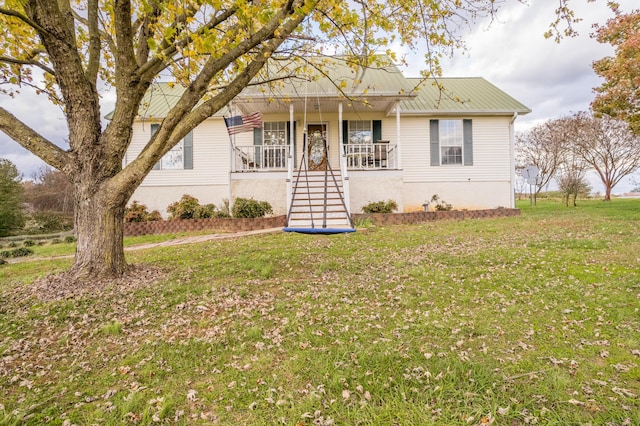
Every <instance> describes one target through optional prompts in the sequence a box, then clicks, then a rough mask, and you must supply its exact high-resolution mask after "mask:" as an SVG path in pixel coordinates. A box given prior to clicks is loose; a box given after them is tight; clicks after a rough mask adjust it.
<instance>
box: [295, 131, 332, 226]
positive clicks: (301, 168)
mask: <svg viewBox="0 0 640 426" xmlns="http://www.w3.org/2000/svg"><path fill="white" fill-rule="evenodd" d="M306 154H307V132H306V130H305V131H304V133H303V134H302V156H301V158H300V166H299V167H298V173H297V174H296V180H295V183H294V185H293V192H292V194H291V205H290V206H289V211H288V212H287V225H288V224H289V220H290V219H291V210H293V201H294V200H295V199H296V194H297V192H298V183H299V182H300V175H301V174H302V171H304V177H305V180H306V182H309V171H308V167H304V165H305V159H306ZM325 191H326V188H325ZM307 200H308V201H309V213H310V214H311V227H312V228H315V227H316V226H315V222H314V220H313V206H312V205H311V191H310V189H309V185H308V184H307Z"/></svg>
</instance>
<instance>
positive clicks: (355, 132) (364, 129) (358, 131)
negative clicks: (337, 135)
mask: <svg viewBox="0 0 640 426" xmlns="http://www.w3.org/2000/svg"><path fill="white" fill-rule="evenodd" d="M372 140H373V132H372V131H371V121H364V120H358V121H349V137H348V138H347V141H348V143H371V141H372Z"/></svg>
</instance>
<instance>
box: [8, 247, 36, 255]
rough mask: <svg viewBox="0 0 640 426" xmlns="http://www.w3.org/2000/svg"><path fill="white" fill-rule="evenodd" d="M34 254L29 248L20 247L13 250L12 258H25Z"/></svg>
mask: <svg viewBox="0 0 640 426" xmlns="http://www.w3.org/2000/svg"><path fill="white" fill-rule="evenodd" d="M31 254H33V250H31V249H30V248H27V247H18V248H16V249H13V250H11V257H23V256H29V255H31Z"/></svg>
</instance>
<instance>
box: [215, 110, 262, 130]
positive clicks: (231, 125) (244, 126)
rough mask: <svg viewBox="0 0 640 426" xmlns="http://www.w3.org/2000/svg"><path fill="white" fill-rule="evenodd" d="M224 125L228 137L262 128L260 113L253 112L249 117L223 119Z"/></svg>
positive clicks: (239, 116)
mask: <svg viewBox="0 0 640 426" xmlns="http://www.w3.org/2000/svg"><path fill="white" fill-rule="evenodd" d="M224 124H226V125H227V132H229V135H235V134H236V133H242V132H248V131H250V130H252V129H259V128H260V127H262V113H261V112H254V113H253V114H249V115H236V116H235V117H229V118H225V119H224Z"/></svg>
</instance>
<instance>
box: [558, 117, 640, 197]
mask: <svg viewBox="0 0 640 426" xmlns="http://www.w3.org/2000/svg"><path fill="white" fill-rule="evenodd" d="M571 121H572V123H571V126H570V129H571V132H572V133H574V134H575V137H574V138H573V140H572V149H573V150H574V152H575V155H576V156H579V157H580V158H581V159H582V160H583V161H584V162H585V163H586V164H587V165H588V166H589V167H590V168H592V169H594V170H595V171H596V172H597V173H598V176H599V177H600V180H601V181H602V184H603V185H604V188H605V195H604V201H610V200H611V190H612V189H613V188H614V187H615V186H616V185H617V184H618V183H620V181H621V180H622V179H623V178H624V177H625V176H628V175H630V174H632V173H633V172H634V171H636V170H637V169H638V168H640V136H638V135H636V134H634V133H633V132H632V131H631V129H630V127H629V124H628V123H627V122H625V121H622V120H616V119H614V118H611V117H609V116H606V115H603V116H602V117H599V118H596V117H593V116H592V115H591V114H589V113H586V112H579V113H576V114H574V115H573V117H571Z"/></svg>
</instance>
